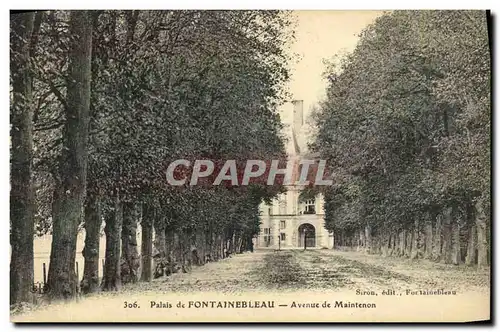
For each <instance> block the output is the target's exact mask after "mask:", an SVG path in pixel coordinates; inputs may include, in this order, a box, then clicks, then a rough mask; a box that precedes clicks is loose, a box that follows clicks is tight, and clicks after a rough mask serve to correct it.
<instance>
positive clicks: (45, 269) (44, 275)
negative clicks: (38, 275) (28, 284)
mask: <svg viewBox="0 0 500 332" xmlns="http://www.w3.org/2000/svg"><path fill="white" fill-rule="evenodd" d="M46 284H47V268H46V266H45V263H43V286H44V287H45V285H46Z"/></svg>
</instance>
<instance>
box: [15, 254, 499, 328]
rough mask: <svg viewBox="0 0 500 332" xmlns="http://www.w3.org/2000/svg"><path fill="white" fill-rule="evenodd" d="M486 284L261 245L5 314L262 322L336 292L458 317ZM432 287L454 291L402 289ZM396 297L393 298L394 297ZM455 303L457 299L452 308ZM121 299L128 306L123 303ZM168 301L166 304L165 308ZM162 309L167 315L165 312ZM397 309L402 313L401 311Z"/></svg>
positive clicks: (462, 272)
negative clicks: (238, 307)
mask: <svg viewBox="0 0 500 332" xmlns="http://www.w3.org/2000/svg"><path fill="white" fill-rule="evenodd" d="M489 284H490V282H489V271H486V270H484V271H477V270H476V269H475V268H471V267H463V266H448V265H444V264H437V263H432V262H427V261H414V262H412V261H409V260H406V259H402V258H383V257H380V256H367V255H364V254H361V253H355V252H338V251H331V250H306V251H303V250H282V251H279V252H277V251H273V250H267V251H256V252H254V253H244V254H241V255H236V256H233V257H231V258H229V259H226V260H222V261H219V262H214V263H210V264H206V265H204V266H200V267H195V268H193V270H192V272H191V273H187V274H184V273H178V274H174V275H172V276H170V277H167V278H162V279H156V280H154V281H152V282H150V283H138V284H134V285H126V286H125V287H124V288H123V289H122V291H121V292H119V293H101V294H96V295H93V296H91V297H88V298H85V299H82V300H80V301H79V302H78V303H71V304H52V305H49V306H45V307H44V308H42V309H38V310H35V311H32V312H26V313H24V314H19V315H15V316H12V320H14V321H53V320H59V321H92V322H94V321H178V320H182V319H190V320H193V319H194V320H198V321H199V320H201V321H210V320H216V321H224V317H226V318H227V319H228V320H234V319H236V320H242V321H248V320H250V321H255V316H254V315H256V314H257V313H259V315H263V316H258V317H260V318H259V319H264V320H266V321H267V320H269V319H271V320H274V319H277V317H280V316H279V315H278V316H276V315H275V314H272V315H271V314H270V313H271V312H274V313H276V312H281V313H282V314H281V316H282V317H286V320H291V321H294V320H299V321H302V320H309V319H308V318H307V317H309V318H311V317H316V316H314V315H317V314H318V311H307V312H301V313H300V314H299V315H292V316H290V311H285V310H286V309H287V308H288V307H287V306H289V305H291V304H290V303H292V302H294V301H296V300H297V299H298V300H303V301H306V300H307V301H308V302H311V301H314V299H317V301H319V302H322V301H323V302H324V301H325V300H324V299H325V298H342V299H343V300H344V301H347V302H353V301H360V300H362V301H372V302H373V303H374V304H376V305H377V306H378V307H386V308H388V307H394V306H396V308H397V309H398V310H403V309H401V308H404V307H405V306H408V308H411V307H412V306H414V305H415V301H416V300H418V301H420V302H422V303H426V304H423V305H422V306H419V308H420V309H419V310H420V311H417V314H419V315H423V312H424V311H425V310H428V311H429V312H428V313H427V314H426V315H423V316H417V318H418V317H424V318H427V319H430V318H429V317H434V316H435V317H437V318H435V319H437V320H440V319H443V318H444V317H448V316H446V315H450V317H452V318H453V317H455V316H451V315H454V313H457V314H458V313H459V312H462V311H463V312H464V314H462V316H458V317H465V316H463V315H465V314H466V315H476V316H477V315H482V316H481V317H482V318H483V319H484V317H487V316H489V311H488V309H487V307H489ZM437 290H440V291H446V292H455V295H453V296H452V295H450V296H446V295H442V294H441V295H440V296H427V295H429V294H424V295H426V296H417V297H415V296H413V297H412V296H409V295H410V294H407V293H406V292H407V291H410V292H420V291H437ZM383 295H391V296H383ZM413 295H415V294H413ZM395 296H396V297H397V296H400V297H397V299H396V297H395ZM179 299H182V300H181V301H183V303H187V304H188V305H189V304H190V303H191V302H192V303H191V304H192V305H193V306H194V305H195V303H197V302H199V301H208V300H214V299H217V300H218V301H222V300H223V301H226V300H228V299H230V300H234V299H236V300H244V299H251V300H252V301H256V300H257V299H259V300H262V301H269V300H273V301H275V302H279V303H284V304H283V305H282V306H283V307H280V308H277V309H273V310H274V311H273V310H270V311H269V310H268V311H263V309H261V311H258V310H257V311H249V310H248V309H247V310H246V311H245V310H243V311H241V312H239V313H238V315H236V316H235V315H234V312H231V314H230V315H229V313H228V314H227V316H224V315H225V314H224V311H223V310H226V309H223V310H222V311H221V310H216V309H211V310H215V311H213V312H212V311H210V310H208V309H197V308H195V307H193V308H191V309H194V310H190V311H186V310H187V309H178V308H177V309H176V306H175V305H176V304H177V303H178V302H179ZM375 299H376V301H375ZM189 301H191V302H189ZM433 301H434V302H433ZM319 302H318V303H319ZM420 302H419V303H420ZM353 303H354V302H353ZM457 304H459V307H458V308H457V307H456V306H457ZM478 304H479V305H478ZM127 305H128V306H129V308H126V307H127ZM168 305H171V306H172V308H168ZM130 306H132V308H130ZM276 306H278V304H276ZM433 308H439V310H442V311H439V310H438V311H437V312H436V310H432V309H433ZM446 308H448V309H446ZM449 308H453V310H451V309H449ZM158 310H163V311H162V314H159V311H158ZM165 310H167V311H165ZM234 310H235V309H233V311H234ZM277 310H278V311H277ZM342 310H345V309H342ZM351 310H355V311H353V312H352V313H350V315H349V316H348V317H347V318H348V321H349V320H366V319H368V320H370V317H367V316H362V314H363V310H361V311H359V310H357V309H351ZM356 310H357V311H356ZM364 310H370V309H364ZM391 310H394V309H391ZM410 311H411V310H410ZM166 312H168V313H169V314H170V315H167V316H165V313H166ZM391 312H392V314H391ZM332 313H333V312H332ZM401 313H402V314H403V313H404V314H405V315H406V314H407V311H402V312H401ZM221 314H222V316H221ZM365 314H366V312H365ZM186 315H188V316H186ZM249 315H250V316H249ZM266 315H268V316H266ZM269 315H270V316H269ZM308 315H309V316H308ZM358 315H360V316H359V317H358ZM391 315H392V316H391ZM485 315H486V316H485ZM476 316H472V317H476ZM301 317H302V318H303V319H301ZM332 317H334V316H328V315H326V316H325V315H320V316H319V320H320V321H321V319H323V320H325V319H326V320H331V319H333V320H340V321H345V317H344V316H343V315H340V316H338V317H336V318H332ZM363 317H364V318H363ZM377 317H379V318H377V319H385V320H390V319H391V318H393V317H395V316H394V311H387V310H379V311H377ZM417 318H412V319H413V320H415V319H417ZM315 319H318V318H315ZM427 319H426V320H425V321H427ZM450 319H451V318H450ZM372 320H373V317H372ZM417 320H418V319H417ZM278 321H280V320H279V319H278Z"/></svg>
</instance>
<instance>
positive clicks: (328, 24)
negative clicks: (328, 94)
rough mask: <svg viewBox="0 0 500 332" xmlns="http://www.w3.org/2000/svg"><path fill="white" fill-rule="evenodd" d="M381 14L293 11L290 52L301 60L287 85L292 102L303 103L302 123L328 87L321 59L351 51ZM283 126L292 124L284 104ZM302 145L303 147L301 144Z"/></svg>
mask: <svg viewBox="0 0 500 332" xmlns="http://www.w3.org/2000/svg"><path fill="white" fill-rule="evenodd" d="M382 13H383V12H382V11H368V10H366V11H345V10H322V11H313V10H308V11H296V12H294V15H295V16H296V19H297V26H296V30H295V31H296V32H295V37H296V40H295V43H294V44H293V46H292V48H291V50H290V51H291V52H293V53H298V54H299V56H300V60H299V61H298V62H297V63H294V64H292V80H291V82H290V83H289V89H290V92H291V93H292V95H293V98H294V99H299V100H304V123H307V118H308V114H309V112H310V109H311V107H312V106H313V105H314V104H316V103H317V102H318V101H320V100H321V99H322V98H323V97H324V94H325V88H326V86H327V84H326V81H325V80H324V79H323V72H324V70H325V65H324V63H323V60H327V59H331V58H332V57H333V56H335V55H336V54H339V53H345V52H352V51H353V50H354V48H355V46H356V43H357V42H358V39H359V38H358V34H359V33H360V32H361V31H362V30H363V29H364V28H365V27H366V26H368V25H369V24H371V23H372V22H373V21H374V20H375V19H376V18H377V17H378V16H380V15H382ZM281 119H282V121H283V123H284V124H285V125H290V124H291V123H292V121H293V107H292V105H291V104H287V105H285V106H284V107H283V108H282V110H281ZM300 145H302V144H300Z"/></svg>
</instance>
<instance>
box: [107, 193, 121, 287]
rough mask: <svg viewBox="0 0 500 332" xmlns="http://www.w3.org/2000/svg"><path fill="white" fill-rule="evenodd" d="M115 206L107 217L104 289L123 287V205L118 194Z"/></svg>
mask: <svg viewBox="0 0 500 332" xmlns="http://www.w3.org/2000/svg"><path fill="white" fill-rule="evenodd" d="M114 200H115V202H114V206H113V209H112V211H111V212H110V213H109V214H108V216H107V218H106V226H105V227H104V233H106V260H105V263H104V276H103V280H102V290H103V291H118V290H120V288H121V285H122V282H121V266H120V245H121V243H120V235H121V234H122V223H123V207H122V204H121V202H120V198H119V196H118V194H116V197H114Z"/></svg>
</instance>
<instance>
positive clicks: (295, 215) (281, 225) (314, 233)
mask: <svg viewBox="0 0 500 332" xmlns="http://www.w3.org/2000/svg"><path fill="white" fill-rule="evenodd" d="M303 109H304V103H303V101H302V100H297V101H294V102H293V124H292V126H291V128H290V130H288V132H287V136H288V138H289V146H288V148H287V152H288V156H289V159H291V160H295V161H299V160H300V159H310V158H307V157H306V155H307V154H306V153H301V150H302V151H305V150H306V149H305V148H303V147H302V148H301V144H300V143H304V141H305V134H304V130H303V129H304V128H303V127H304V120H303V117H304V114H303ZM302 145H304V144H302ZM296 178H297V174H295V176H294V179H293V181H292V183H295V182H296V181H295V180H296ZM286 189H287V192H286V193H284V194H281V195H279V197H278V198H277V199H275V200H273V201H272V204H271V205H267V204H264V203H262V204H261V206H260V218H261V225H260V233H259V235H258V236H257V237H256V238H255V239H254V247H255V248H275V249H277V248H303V247H304V246H306V247H310V248H313V247H314V248H333V233H330V232H328V230H327V229H325V220H324V216H325V214H324V208H323V197H322V195H321V194H318V195H317V196H316V197H315V198H314V199H309V200H305V201H301V200H300V199H299V196H300V192H301V191H302V190H303V189H304V186H300V185H289V186H286Z"/></svg>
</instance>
